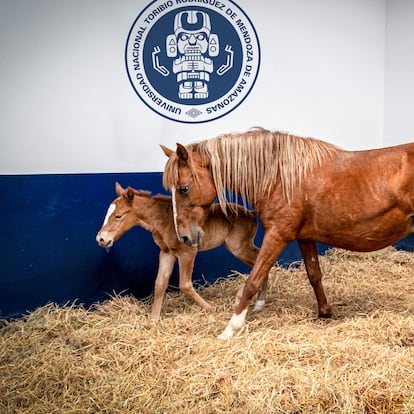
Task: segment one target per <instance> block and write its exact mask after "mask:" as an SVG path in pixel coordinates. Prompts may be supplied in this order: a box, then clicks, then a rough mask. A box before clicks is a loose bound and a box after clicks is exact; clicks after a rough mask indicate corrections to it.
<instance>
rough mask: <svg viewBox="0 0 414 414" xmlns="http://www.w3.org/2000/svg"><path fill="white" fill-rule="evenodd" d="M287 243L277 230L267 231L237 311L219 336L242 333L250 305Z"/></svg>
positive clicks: (227, 336) (222, 337) (229, 336)
mask: <svg viewBox="0 0 414 414" xmlns="http://www.w3.org/2000/svg"><path fill="white" fill-rule="evenodd" d="M286 245H287V242H286V241H284V240H283V239H282V238H281V237H280V236H279V235H278V234H277V231H275V232H273V231H270V230H268V231H267V233H265V235H264V237H263V242H262V247H261V248H260V251H259V254H258V256H257V259H256V263H255V264H254V266H253V269H252V271H251V273H250V275H249V277H248V279H247V281H246V284H245V287H244V289H243V295H242V297H241V299H240V302H239V304H238V305H237V307H236V310H235V313H234V314H233V316H232V317H231V319H230V321H229V323H228V324H227V326H226V328H225V329H224V331H223V332H222V333H221V334H220V335H219V338H221V339H227V338H231V337H232V336H234V335H237V334H238V333H240V331H241V330H242V329H243V327H244V324H245V320H246V315H247V308H248V307H249V304H250V302H251V300H252V297H253V296H254V295H255V294H256V293H257V291H258V290H259V289H260V287H261V286H262V285H263V282H264V280H265V278H266V277H267V275H268V273H269V271H270V269H271V267H272V266H273V264H274V263H275V261H276V259H277V258H278V257H279V255H280V253H282V251H283V249H284V248H285V247H286Z"/></svg>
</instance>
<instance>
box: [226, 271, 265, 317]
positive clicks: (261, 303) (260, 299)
mask: <svg viewBox="0 0 414 414" xmlns="http://www.w3.org/2000/svg"><path fill="white" fill-rule="evenodd" d="M268 281H269V277H268V276H267V277H266V278H265V280H264V282H263V285H262V287H261V288H260V291H259V293H258V295H257V299H256V303H255V304H254V308H253V312H260V311H262V310H263V308H264V307H265V305H266V293H267V283H268ZM243 290H244V285H242V286H241V287H240V289H239V290H238V291H237V294H236V300H235V301H234V304H235V305H236V306H237V305H238V304H239V302H240V299H241V297H242V295H243Z"/></svg>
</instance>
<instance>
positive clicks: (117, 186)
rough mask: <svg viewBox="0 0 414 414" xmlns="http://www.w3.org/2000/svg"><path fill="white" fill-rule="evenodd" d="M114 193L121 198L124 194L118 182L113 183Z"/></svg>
mask: <svg viewBox="0 0 414 414" xmlns="http://www.w3.org/2000/svg"><path fill="white" fill-rule="evenodd" d="M115 192H116V193H117V194H118V195H119V196H121V194H123V193H124V192H125V190H124V189H123V188H122V187H121V184H119V183H118V181H117V182H116V183H115Z"/></svg>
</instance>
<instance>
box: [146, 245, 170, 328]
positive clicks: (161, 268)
mask: <svg viewBox="0 0 414 414" xmlns="http://www.w3.org/2000/svg"><path fill="white" fill-rule="evenodd" d="M175 260H176V257H175V256H174V255H172V254H170V253H166V252H163V251H161V252H160V255H159V262H158V273H157V278H156V279H155V287H154V302H153V304H152V309H151V316H150V317H151V319H152V320H154V321H156V320H158V319H159V318H160V314H161V307H162V301H163V299H164V294H165V291H166V290H167V286H168V281H169V280H170V276H171V273H172V271H173V269H174V263H175Z"/></svg>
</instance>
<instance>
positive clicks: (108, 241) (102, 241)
mask: <svg viewBox="0 0 414 414" xmlns="http://www.w3.org/2000/svg"><path fill="white" fill-rule="evenodd" d="M96 242H97V243H98V244H99V246H101V247H103V248H104V249H106V250H109V249H110V248H111V247H112V246H113V244H114V239H113V238H112V237H109V236H108V235H106V234H105V233H98V234H97V235H96Z"/></svg>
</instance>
